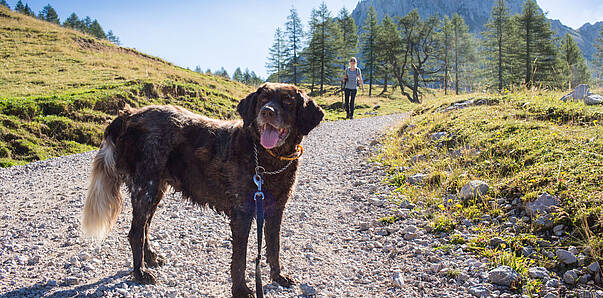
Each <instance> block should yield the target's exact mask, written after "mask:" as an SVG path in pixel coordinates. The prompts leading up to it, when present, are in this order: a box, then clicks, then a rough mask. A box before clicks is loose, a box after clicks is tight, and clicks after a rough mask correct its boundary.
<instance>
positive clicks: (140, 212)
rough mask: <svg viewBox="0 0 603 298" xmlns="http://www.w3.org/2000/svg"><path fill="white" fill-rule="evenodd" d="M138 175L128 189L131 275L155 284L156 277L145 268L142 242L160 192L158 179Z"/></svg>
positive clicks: (145, 282)
mask: <svg viewBox="0 0 603 298" xmlns="http://www.w3.org/2000/svg"><path fill="white" fill-rule="evenodd" d="M141 176H142V175H141ZM141 176H138V177H137V178H138V179H136V180H135V181H134V183H133V185H132V187H131V189H130V191H131V193H132V227H131V228H130V233H129V234H128V240H130V246H131V248H132V258H133V267H134V270H133V272H132V273H133V275H134V278H135V279H136V280H137V281H138V282H140V283H143V284H155V283H156V279H155V276H153V274H152V273H151V272H150V271H149V270H148V269H146V268H145V266H144V264H143V259H144V243H145V241H146V240H145V238H146V233H145V228H146V226H147V222H148V221H149V219H150V218H151V216H152V213H153V210H154V205H153V204H154V202H155V201H156V198H157V196H158V195H159V194H160V191H159V190H160V189H159V185H158V182H159V179H144V178H143V177H141Z"/></svg>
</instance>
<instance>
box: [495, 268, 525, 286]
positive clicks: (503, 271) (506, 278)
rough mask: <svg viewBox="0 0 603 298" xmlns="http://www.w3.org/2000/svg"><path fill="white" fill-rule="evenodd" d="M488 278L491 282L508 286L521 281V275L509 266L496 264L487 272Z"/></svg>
mask: <svg viewBox="0 0 603 298" xmlns="http://www.w3.org/2000/svg"><path fill="white" fill-rule="evenodd" d="M488 279H489V280H490V282H491V283H493V284H496V285H499V286H506V287H510V286H511V285H514V284H518V283H519V282H520V281H521V276H520V275H519V274H518V273H517V272H515V270H513V269H512V268H511V267H509V266H498V267H496V268H494V269H492V270H490V272H488Z"/></svg>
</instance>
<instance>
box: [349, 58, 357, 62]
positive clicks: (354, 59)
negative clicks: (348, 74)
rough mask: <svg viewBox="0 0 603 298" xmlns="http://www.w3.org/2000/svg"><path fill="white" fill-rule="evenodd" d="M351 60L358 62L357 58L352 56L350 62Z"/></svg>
mask: <svg viewBox="0 0 603 298" xmlns="http://www.w3.org/2000/svg"><path fill="white" fill-rule="evenodd" d="M352 61H354V62H356V63H358V60H356V57H352V58H350V62H352Z"/></svg>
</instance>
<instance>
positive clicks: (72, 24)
mask: <svg viewBox="0 0 603 298" xmlns="http://www.w3.org/2000/svg"><path fill="white" fill-rule="evenodd" d="M82 25H83V24H82V21H80V19H79V18H78V16H77V15H76V14H75V12H73V13H71V15H69V17H68V18H67V19H66V20H65V21H64V22H63V27H68V28H72V29H76V30H82V29H83V26H82Z"/></svg>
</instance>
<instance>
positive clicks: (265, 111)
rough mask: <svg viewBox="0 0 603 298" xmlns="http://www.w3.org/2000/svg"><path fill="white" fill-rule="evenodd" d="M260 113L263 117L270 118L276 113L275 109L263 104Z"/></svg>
mask: <svg viewBox="0 0 603 298" xmlns="http://www.w3.org/2000/svg"><path fill="white" fill-rule="evenodd" d="M261 113H262V116H263V117H264V118H268V119H272V118H273V117H274V116H275V115H276V110H274V108H273V107H271V106H265V107H263V108H262V112H261Z"/></svg>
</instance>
